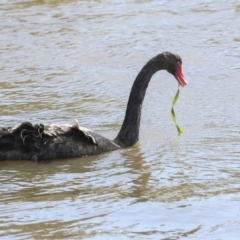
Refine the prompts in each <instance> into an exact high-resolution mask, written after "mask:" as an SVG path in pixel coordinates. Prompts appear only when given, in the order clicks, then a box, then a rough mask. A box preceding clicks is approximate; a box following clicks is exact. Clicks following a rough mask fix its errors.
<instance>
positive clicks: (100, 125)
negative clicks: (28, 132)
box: [0, 0, 240, 240]
mask: <svg viewBox="0 0 240 240" xmlns="http://www.w3.org/2000/svg"><path fill="white" fill-rule="evenodd" d="M239 22H240V3H239V2H238V1H233V0H231V1H224V2H222V3H221V4H219V1H216V0H215V1H207V0H206V1H203V0H201V1H188V0H182V1H176V0H174V1H158V0H152V1H150V0H149V1H147V0H145V1H144V0H143V1H140V0H135V1H134V0H131V1H130V0H129V1H128V0H125V1H124V0H118V1H117V0H115V1H110V0H106V1H80V0H75V1H74V0H35V1H34V0H3V1H1V3H0V57H1V65H0V71H1V77H0V89H1V91H0V97H1V103H0V105H1V106H0V125H1V126H8V125H15V124H17V123H19V122H21V121H26V120H30V121H32V122H34V123H39V122H43V123H50V122H60V123H62V122H66V123H68V122H69V123H70V122H71V120H72V119H73V118H77V119H78V120H79V123H80V124H81V125H83V126H85V127H88V128H91V129H93V130H95V131H98V132H99V133H101V134H103V135H105V136H107V137H111V138H113V137H114V136H115V135H116V134H117V132H118V130H119V128H120V126H121V123H122V119H123V116H124V112H125V107H126V102H127V98H128V94H129V91H130V88H131V85H132V82H133V80H134V78H135V76H136V74H137V73H138V71H139V70H140V68H141V67H142V65H143V64H144V63H145V62H146V61H147V60H148V59H150V58H151V57H153V56H154V55H156V54H158V53H160V52H162V51H166V50H170V51H176V52H177V53H179V54H180V55H181V57H182V58H183V67H184V73H185V77H186V78H187V80H188V82H189V85H188V86H187V87H186V88H184V89H181V93H180V99H179V101H178V103H177V105H176V108H175V111H176V114H177V117H178V122H179V124H180V126H181V127H182V128H183V129H184V131H185V133H184V134H183V135H182V136H178V134H177V131H176V129H175V127H174V124H173V123H172V120H171V116H170V108H171V100H172V98H173V96H174V95H175V92H176V89H177V83H176V81H175V80H173V78H172V76H170V75H169V74H168V73H165V72H160V73H158V74H156V75H155V76H154V77H153V79H152V81H151V84H150V86H149V89H148V91H147V96H146V98H145V101H144V106H143V113H142V122H141V134H140V142H139V143H138V144H137V145H136V146H134V147H133V148H130V149H125V150H122V151H117V152H112V153H107V154H104V155H99V156H95V157H87V158H83V159H68V160H62V161H51V162H47V163H34V162H2V163H0V181H1V188H0V193H1V201H0V239H66V238H69V239H209V240H212V239H239V233H240V203H239V201H240V167H239V166H240V162H239V161H240V130H239V126H240V120H239V104H240V94H239V93H240V92H239V91H240V90H239V84H240V77H239V71H240V65H239V62H240V35H239Z"/></svg>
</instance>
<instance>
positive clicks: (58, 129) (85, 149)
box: [0, 52, 187, 161]
mask: <svg viewBox="0 0 240 240" xmlns="http://www.w3.org/2000/svg"><path fill="white" fill-rule="evenodd" d="M162 69H165V70H167V71H168V72H169V73H171V74H172V75H173V76H174V77H175V78H176V80H177V81H178V83H179V84H180V85H181V86H182V87H184V86H185V85H187V81H186V80H185V79H184V76H183V72H182V60H181V58H180V56H179V55H177V54H175V53H171V52H164V53H161V54H159V55H157V56H155V57H154V58H152V59H150V60H149V61H148V62H147V63H146V64H145V66H144V67H143V68H142V70H141V71H140V72H139V74H138V75H137V77H136V79H135V81H134V83H133V86H132V90H131V93H130V96H129V100H128V104H127V110H126V114H125V118H124V121H123V124H122V127H121V129H120V131H119V133H118V135H117V137H116V138H115V139H114V140H109V139H107V138H104V137H102V136H101V135H99V134H97V133H95V132H93V131H91V130H89V129H87V128H84V127H81V126H79V125H78V122H77V120H74V121H73V124H72V125H57V124H51V125H48V124H36V125H34V126H33V125H32V124H31V123H29V122H23V123H21V124H20V125H18V126H15V127H7V128H0V160H33V161H38V160H49V159H63V158H77V157H83V156H87V155H96V154H100V153H103V152H107V151H113V150H116V149H121V148H124V147H129V146H132V145H134V144H135V143H136V142H137V141H138V138H139V127H140V118H141V109H142V103H143V100H144V96H145V93H146V89H147V87H148V83H149V81H150V79H151V77H152V76H153V74H154V73H156V72H157V71H159V70H162Z"/></svg>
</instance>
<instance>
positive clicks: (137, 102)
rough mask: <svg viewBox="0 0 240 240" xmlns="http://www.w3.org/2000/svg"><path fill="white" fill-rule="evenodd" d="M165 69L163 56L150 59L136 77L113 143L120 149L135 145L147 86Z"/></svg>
mask: <svg viewBox="0 0 240 240" xmlns="http://www.w3.org/2000/svg"><path fill="white" fill-rule="evenodd" d="M161 69H166V66H165V59H164V55H163V54H160V55H158V56H156V57H155V58H152V59H151V60H150V61H148V62H147V64H146V65H145V66H144V67H143V68H142V70H141V71H140V72H139V74H138V75H137V77H136V79H135V81H134V83H133V86H132V90H131V93H130V96H129V99H128V104H127V110H126V114H125V118H124V121H123V124H122V128H121V129H120V131H119V133H118V135H117V137H116V138H115V139H114V142H115V143H117V144H118V145H119V146H121V147H127V146H131V145H133V144H135V143H136V142H137V141H138V139H139V128H140V120H141V111H142V104H143V100H144V97H145V94H146V90H147V87H148V84H149V82H150V80H151V78H152V76H153V75H154V73H156V72H157V71H159V70H161Z"/></svg>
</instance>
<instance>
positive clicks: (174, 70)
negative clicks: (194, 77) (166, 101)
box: [163, 52, 187, 87]
mask: <svg viewBox="0 0 240 240" xmlns="http://www.w3.org/2000/svg"><path fill="white" fill-rule="evenodd" d="M163 55H164V58H165V59H166V60H167V68H166V69H167V71H168V72H169V73H171V74H172V75H173V76H174V77H175V78H176V80H177V81H178V82H179V84H180V85H181V86H182V87H184V86H186V85H187V81H186V80H185V78H184V76H183V70H182V59H181V57H180V56H179V55H178V54H176V53H172V52H165V53H163Z"/></svg>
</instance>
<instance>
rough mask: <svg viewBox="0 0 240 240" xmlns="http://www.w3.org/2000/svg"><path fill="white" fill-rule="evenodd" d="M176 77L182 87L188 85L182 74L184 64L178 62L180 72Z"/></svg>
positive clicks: (178, 71)
mask: <svg viewBox="0 0 240 240" xmlns="http://www.w3.org/2000/svg"><path fill="white" fill-rule="evenodd" d="M174 77H175V78H176V80H177V81H178V82H179V84H180V85H181V86H182V87H184V86H186V85H187V81H186V80H185V78H184V76H183V72H182V64H181V63H180V62H178V70H177V72H176V73H175V75H174Z"/></svg>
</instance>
